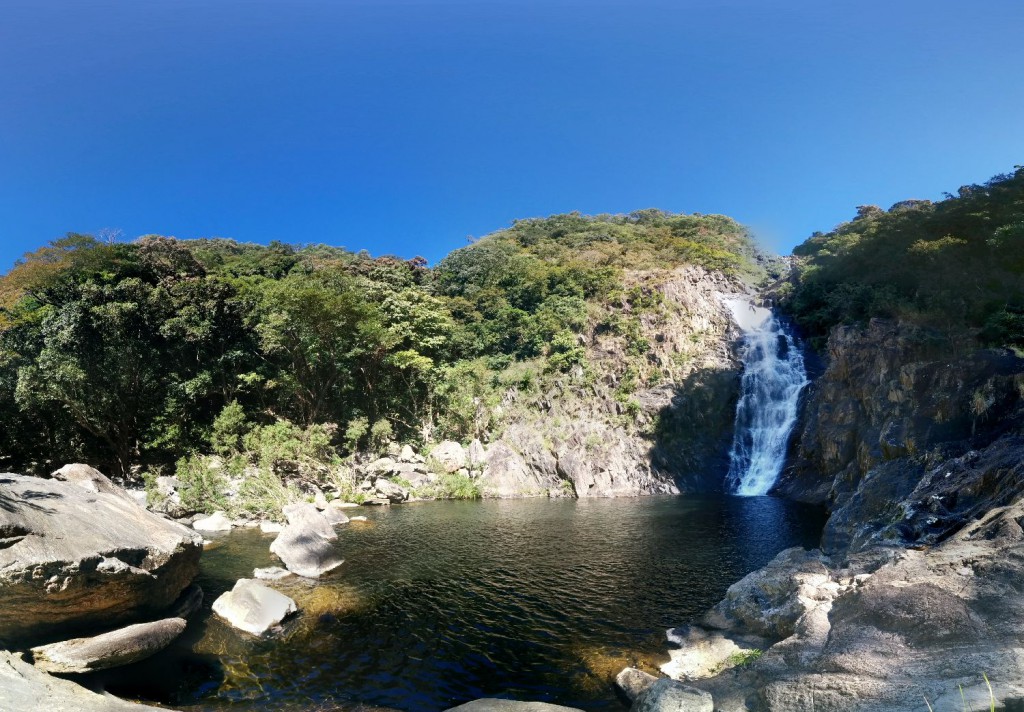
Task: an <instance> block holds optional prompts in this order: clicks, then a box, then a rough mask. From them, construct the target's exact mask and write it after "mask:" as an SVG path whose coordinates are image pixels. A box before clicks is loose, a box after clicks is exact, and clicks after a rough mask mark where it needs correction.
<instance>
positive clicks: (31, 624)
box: [0, 473, 202, 645]
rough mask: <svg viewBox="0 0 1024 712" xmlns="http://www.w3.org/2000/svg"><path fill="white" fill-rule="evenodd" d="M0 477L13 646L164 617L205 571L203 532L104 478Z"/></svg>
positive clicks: (2, 582)
mask: <svg viewBox="0 0 1024 712" xmlns="http://www.w3.org/2000/svg"><path fill="white" fill-rule="evenodd" d="M96 475H99V473H94V474H90V477H88V478H86V479H83V480H82V481H81V484H75V483H73V482H67V481H59V480H45V479H40V478H38V477H28V476H25V475H16V474H0V600H2V601H3V605H0V639H2V640H4V641H5V642H6V643H7V644H8V645H15V644H18V645H30V644H34V643H43V642H48V641H47V639H48V638H49V640H53V638H54V637H56V636H58V635H59V636H61V637H66V636H67V635H68V634H69V633H71V634H74V633H79V632H86V631H90V630H95V629H97V628H105V629H109V628H110V627H112V626H116V625H122V624H126V623H132V622H135V621H139V620H145V619H147V618H148V619H153V618H157V617H163V615H162V614H163V612H164V611H165V610H166V609H167V608H168V607H169V606H170V605H171V604H173V603H174V602H175V600H176V599H177V598H178V596H179V595H180V594H181V592H182V591H183V590H184V589H185V588H186V587H187V586H188V585H189V584H190V583H191V582H192V579H193V578H194V577H195V575H196V573H197V572H198V569H199V557H200V555H201V554H202V538H201V537H200V536H199V535H198V534H197V533H196V532H194V531H192V530H191V529H189V528H187V527H184V526H182V525H180V524H176V523H174V522H171V521H168V520H166V519H164V518H163V517H160V516H158V515H156V514H153V513H152V512H148V511H146V510H145V509H144V508H143V507H140V506H139V505H138V504H136V503H135V502H134V501H133V500H132V499H131V498H130V497H128V496H126V495H123V493H121V492H118V491H117V489H115V488H116V485H114V484H113V483H112V482H110V481H109V480H107V479H106V478H103V476H102V475H99V477H100V478H102V479H101V480H99V481H98V482H97V479H96Z"/></svg>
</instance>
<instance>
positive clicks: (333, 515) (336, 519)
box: [320, 507, 348, 526]
mask: <svg viewBox="0 0 1024 712" xmlns="http://www.w3.org/2000/svg"><path fill="white" fill-rule="evenodd" d="M320 514H321V515H322V516H323V518H324V519H326V520H327V523H328V524H330V525H331V526H337V525H339V524H346V523H347V522H348V517H347V516H346V515H345V513H344V512H342V511H341V510H340V509H338V508H337V507H327V508H326V509H324V511H322V512H321V513H320Z"/></svg>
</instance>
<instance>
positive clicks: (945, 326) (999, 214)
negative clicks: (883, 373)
mask: <svg viewBox="0 0 1024 712" xmlns="http://www.w3.org/2000/svg"><path fill="white" fill-rule="evenodd" d="M793 252H794V254H795V255H796V256H797V257H798V261H797V269H796V279H795V281H794V286H792V287H791V288H790V289H788V290H785V291H784V292H783V295H782V296H783V298H784V300H785V303H786V305H787V307H788V310H789V311H790V312H792V314H793V315H794V316H795V318H796V320H797V322H798V323H799V324H800V326H801V327H803V329H804V330H805V331H806V332H807V334H808V335H809V336H811V337H812V339H814V340H815V341H816V342H817V343H821V341H822V340H823V338H824V337H825V336H827V334H828V331H829V329H830V328H831V327H832V326H834V325H836V324H844V323H846V324H849V323H855V322H863V321H866V320H867V319H870V318H871V317H888V318H899V319H902V320H906V321H911V322H914V323H917V324H919V325H921V326H929V327H935V328H937V329H940V330H944V331H945V332H947V334H949V335H950V337H954V336H955V335H963V334H965V333H969V334H971V335H972V336H977V337H978V338H980V339H981V341H982V342H983V343H985V344H989V345H996V346H1004V345H1005V346H1015V347H1018V348H1020V347H1024V168H1021V167H1018V168H1017V169H1016V170H1015V172H1014V173H1011V174H1006V175H998V176H995V177H994V178H992V179H991V180H989V181H988V182H986V183H985V184H983V185H968V186H963V187H961V188H960V190H959V192H958V194H957V195H955V196H954V195H949V194H947V196H946V199H945V200H941V201H939V202H934V203H933V202H931V201H927V200H907V201H903V202H900V203H897V204H896V205H894V206H892V207H891V208H890V209H889V210H882V209H881V208H878V207H876V206H861V207H859V208H858V209H857V217H855V218H854V219H853V220H851V221H850V222H846V223H843V224H842V225H840V226H839V227H837V228H836V229H834V230H832V231H831V232H829V233H825V234H821V233H818V234H815V235H814V236H812V237H811V238H809V239H808V240H807V241H806V242H804V243H803V244H802V245H800V246H798V247H797V248H796V249H795V250H794V251H793Z"/></svg>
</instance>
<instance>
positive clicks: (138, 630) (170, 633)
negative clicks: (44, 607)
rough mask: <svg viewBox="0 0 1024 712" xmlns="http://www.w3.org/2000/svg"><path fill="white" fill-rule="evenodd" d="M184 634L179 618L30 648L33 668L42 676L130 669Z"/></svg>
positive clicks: (183, 622) (181, 619)
mask: <svg viewBox="0 0 1024 712" xmlns="http://www.w3.org/2000/svg"><path fill="white" fill-rule="evenodd" d="M184 631H185V620H184V619H183V618H165V619H164V620H160V621H154V622H152V623H136V624H135V625H130V626H127V627H126V628H120V629H118V630H114V631H111V632H109V633H104V634H103V635H97V636H94V637H92V638H75V639H73V640H65V641H63V642H60V643H51V644H50V645H43V646H41V647H38V648H32V655H33V661H34V663H35V666H36V667H37V668H39V669H40V670H45V671H46V672H57V673H84V672H91V671H93V670H105V669H106V668H112V667H119V666H121V665H130V664H131V663H134V662H138V661H139V660H144V659H146V658H148V657H149V656H150V655H153V654H154V653H157V652H159V651H161V650H163V649H164V648H166V647H167V646H168V645H170V644H171V642H172V641H174V639H175V638H177V637H178V636H179V635H181V634H182V633H183V632H184Z"/></svg>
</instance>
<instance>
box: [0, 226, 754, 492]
mask: <svg viewBox="0 0 1024 712" xmlns="http://www.w3.org/2000/svg"><path fill="white" fill-rule="evenodd" d="M752 254H753V250H752V247H751V244H750V241H749V239H748V237H747V235H746V233H745V231H744V230H743V229H742V228H741V227H740V226H739V225H737V224H736V223H735V222H733V221H732V220H730V219H729V218H725V217H722V216H699V215H672V214H668V213H662V212H659V211H653V210H649V211H642V212H638V213H633V214H631V215H614V216H613V215H604V216H597V217H586V216H582V215H578V214H570V215H558V216H553V217H550V218H546V219H536V220H523V221H518V222H516V223H515V224H514V225H513V226H512V227H510V228H509V229H507V230H503V231H500V232H497V233H494V234H493V235H490V236H487V237H485V238H483V239H481V240H479V241H477V242H476V243H475V244H473V245H471V246H469V247H466V248H463V249H460V250H456V251H455V252H453V253H452V254H451V255H449V256H448V257H447V258H446V259H444V260H443V261H442V262H441V263H440V264H439V265H437V267H436V268H434V269H430V268H428V267H427V265H426V263H425V261H424V260H422V259H421V258H416V259H413V260H402V259H399V258H395V257H380V258H376V259H374V258H371V257H370V256H369V255H367V254H366V253H358V254H357V253H352V252H349V251H346V250H343V249H340V248H334V247H328V246H325V245H310V246H292V245H286V244H282V243H273V244H271V245H270V246H259V245H251V244H241V243H237V242H235V241H233V240H224V239H204V240H189V241H180V240H175V239H173V238H165V237H158V236H147V237H143V238H139V239H138V240H136V241H135V242H132V243H130V244H126V243H112V244H111V243H103V242H100V241H97V240H95V239H93V238H91V237H89V236H84V235H77V234H71V235H68V236H67V237H66V238H64V239H61V240H58V241H56V242H54V243H52V244H50V245H49V246H47V247H44V248H42V249H40V250H38V251H36V252H34V253H30V254H28V255H26V256H25V257H24V259H23V260H22V261H21V262H20V263H19V264H18V265H17V266H16V267H15V268H14V269H13V270H11V272H9V273H8V274H7V275H5V276H4V277H3V278H0V404H2V405H0V408H3V414H2V415H3V419H4V424H5V427H4V429H3V431H2V433H0V467H3V468H5V469H19V470H29V471H46V470H47V469H49V468H52V467H54V466H56V465H59V464H61V463H64V462H69V461H85V462H90V463H93V464H96V465H98V466H101V467H103V468H105V469H108V470H109V471H111V472H113V473H115V474H120V475H130V474H132V473H134V472H139V471H141V470H145V471H148V472H150V473H153V472H160V471H165V472H171V471H172V470H174V469H175V468H176V470H177V472H178V473H179V477H180V478H183V479H185V480H187V481H188V482H189V483H190V486H191V489H192V490H194V492H195V494H196V497H199V498H202V497H212V496H213V495H212V494H211V493H212V492H214V491H215V490H216V489H217V482H215V481H213V480H210V479H209V477H210V475H208V473H203V472H200V471H199V469H198V467H197V466H196V464H195V463H196V461H195V459H194V457H195V454H196V453H208V454H217V455H219V456H221V457H222V458H224V460H225V462H227V463H229V466H230V467H232V468H236V469H237V468H244V467H246V466H251V467H252V468H256V470H258V471H259V472H260V473H263V474H262V475H261V477H264V476H266V477H269V475H267V473H276V472H280V471H281V470H282V469H287V467H288V463H295V462H299V461H303V460H316V461H317V462H321V463H325V462H326V463H329V462H331V461H332V460H337V459H338V458H341V457H345V456H347V455H349V454H351V453H353V452H356V451H360V450H374V449H380V448H382V447H384V446H386V445H387V443H388V442H391V441H394V440H396V439H402V440H420V441H423V440H431V439H438V438H440V437H442V436H443V437H453V438H456V439H461V440H465V439H467V438H470V437H473V436H476V435H479V434H480V433H481V432H483V431H484V430H487V429H488V428H491V427H493V426H494V425H495V423H494V422H493V418H494V415H493V406H494V405H496V404H497V402H498V399H499V394H500V393H501V392H502V391H503V390H504V389H507V388H509V387H517V388H523V389H530V388H532V387H536V386H537V384H538V382H539V381H541V380H543V379H545V378H549V377H554V376H557V375H558V374H561V373H565V372H568V371H569V370H571V369H574V368H580V369H584V368H585V367H586V360H587V355H586V348H585V346H584V344H585V342H586V340H587V338H588V336H589V334H590V333H591V332H592V330H593V329H594V328H595V326H596V322H597V320H598V317H597V316H595V315H596V314H597V313H598V312H600V311H601V310H602V305H607V304H609V303H622V302H628V301H630V300H632V301H636V302H638V303H640V302H642V301H643V299H649V298H650V296H649V295H644V294H641V293H639V292H638V293H636V294H631V293H630V292H629V291H628V290H626V289H625V288H624V286H623V285H624V283H625V282H624V275H625V274H626V271H627V270H630V269H637V268H640V269H651V268H657V269H667V268H671V267H674V266H677V265H679V264H683V263H693V264H701V265H704V266H706V267H708V268H711V269H719V270H724V271H729V272H739V271H746V272H749V271H751V270H752V269H753V268H752V267H751V264H752V262H751V260H750V257H751V256H752ZM602 318H603V317H602ZM620 326H621V328H622V329H623V330H624V333H625V332H629V328H630V327H629V325H628V324H627V325H625V326H622V325H620ZM634 337H635V338H634V341H635V343H634V344H633V347H634V348H635V349H638V350H640V351H642V350H643V348H644V344H643V343H642V339H640V337H639V336H636V335H635V334H634ZM175 463H177V465H176V466H175ZM258 484H260V483H258V482H256V483H254V486H256V485H258ZM464 484H465V483H461V482H454V481H453V482H450V483H448V484H447V486H449V488H450V489H453V490H459V494H460V496H472V495H473V493H472V492H469V491H462V490H465V487H464V486H463V485H464ZM263 485H265V489H266V490H267V492H266V496H267V497H268V498H269V499H274V498H275V497H278V496H280V495H281V491H280V483H275V482H273V481H268V482H264V483H263Z"/></svg>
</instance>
